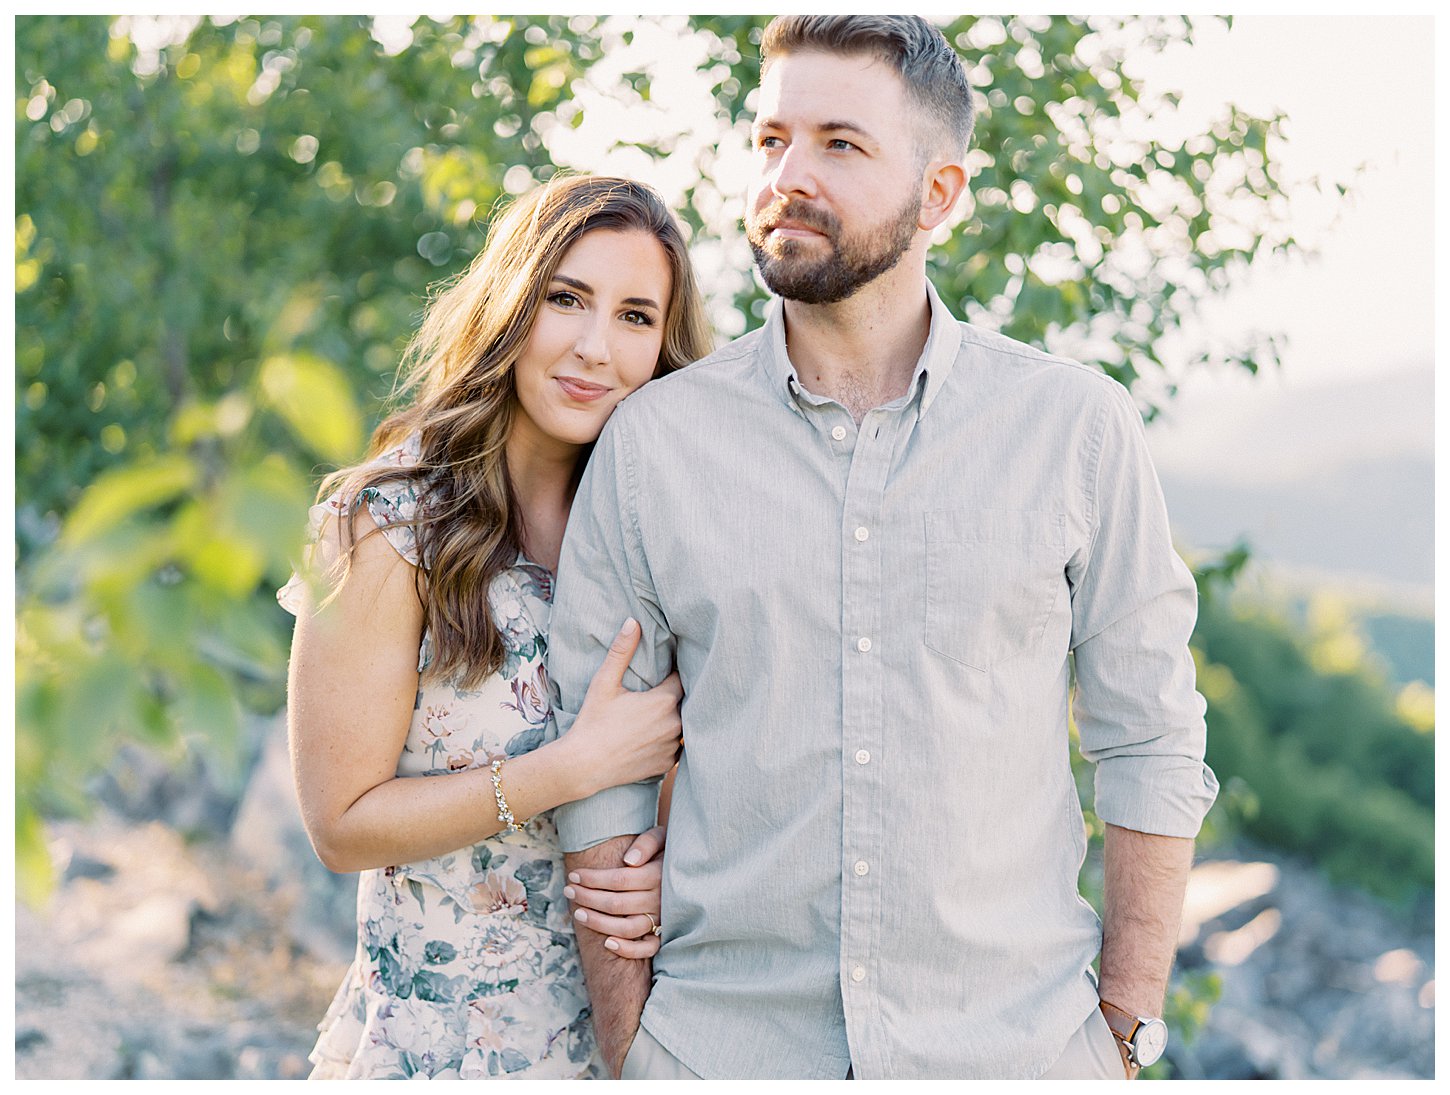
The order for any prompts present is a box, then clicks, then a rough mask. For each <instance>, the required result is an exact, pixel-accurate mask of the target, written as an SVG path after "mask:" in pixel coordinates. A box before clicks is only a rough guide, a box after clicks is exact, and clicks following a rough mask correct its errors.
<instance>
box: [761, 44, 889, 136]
mask: <svg viewBox="0 0 1450 1095" xmlns="http://www.w3.org/2000/svg"><path fill="white" fill-rule="evenodd" d="M904 93H905V84H904V83H903V81H902V80H901V77H900V76H898V75H897V73H896V71H895V70H894V69H892V68H891V66H889V65H887V64H886V63H885V62H883V61H881V60H879V59H878V58H876V57H875V56H873V55H872V54H869V53H848V54H842V53H826V52H824V51H820V50H809V51H802V52H799V53H787V54H785V55H783V56H781V57H778V58H776V59H775V60H773V61H771V63H770V66H769V67H768V68H767V69H766V70H765V72H764V74H763V75H762V76H761V78H760V88H759V90H758V92H757V94H756V124H757V125H758V124H760V123H761V122H762V121H764V120H765V119H776V120H779V121H784V120H789V121H791V122H793V123H796V124H800V123H806V124H819V123H820V122H822V121H824V120H826V118H827V117H830V118H838V117H853V116H855V115H857V114H862V115H863V116H870V117H874V116H876V115H878V114H882V115H885V114H890V113H893V112H896V111H899V109H900V106H901V100H902V98H903V97H904Z"/></svg>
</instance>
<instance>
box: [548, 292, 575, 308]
mask: <svg viewBox="0 0 1450 1095" xmlns="http://www.w3.org/2000/svg"><path fill="white" fill-rule="evenodd" d="M549 303H550V304H557V305H559V307H561V308H576V307H578V306H579V303H580V301H579V297H578V295H577V294H575V293H571V292H569V290H567V289H560V290H559V291H558V292H557V293H550V294H549Z"/></svg>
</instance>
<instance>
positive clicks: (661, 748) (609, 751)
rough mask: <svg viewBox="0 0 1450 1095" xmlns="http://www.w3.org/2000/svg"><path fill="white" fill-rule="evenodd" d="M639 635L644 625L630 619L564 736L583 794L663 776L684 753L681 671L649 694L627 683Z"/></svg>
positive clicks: (612, 646)
mask: <svg viewBox="0 0 1450 1095" xmlns="http://www.w3.org/2000/svg"><path fill="white" fill-rule="evenodd" d="M639 637H640V628H639V624H638V623H637V622H635V621H634V620H626V621H625V622H624V626H623V627H622V628H620V629H619V634H618V635H616V636H615V637H614V641H613V642H612V643H610V644H609V651H608V653H606V654H605V656H604V661H603V663H602V664H601V665H600V666H599V670H598V672H596V673H595V674H594V679H593V680H592V681H591V682H590V683H589V691H588V692H587V693H586V694H585V696H584V706H583V707H582V708H581V709H580V711H579V717H578V718H576V719H575V720H574V726H573V728H572V729H570V731H569V732H568V733H567V734H565V735H564V736H563V737H562V738H561V739H560V741H563V742H567V743H568V744H569V747H570V749H571V750H572V751H573V752H574V756H575V760H576V763H577V764H578V766H579V768H578V770H579V778H580V785H581V791H582V793H581V794H580V795H579V796H578V797H579V798H587V797H588V796H589V795H591V794H594V793H595V792H596V791H601V790H603V789H604V788H606V787H618V786H620V785H621V784H625V783H634V782H636V781H638V780H642V779H649V778H651V777H652V776H659V775H663V774H664V773H665V772H668V771H669V770H670V766H671V765H673V764H674V763H675V760H676V759H677V758H678V756H679V752H680V747H681V745H682V740H681V738H680V700H681V699H683V698H684V694H685V693H684V689H683V688H681V686H680V677H679V674H678V673H671V674H670V675H669V676H668V677H666V678H665V679H664V680H663V681H661V682H660V683H659V684H658V685H656V686H655V687H654V688H651V689H649V690H648V691H645V692H632V691H630V690H629V689H628V688H625V687H624V673H625V670H627V669H628V668H629V661H630V659H631V658H632V657H634V652H635V648H636V647H638V646H639Z"/></svg>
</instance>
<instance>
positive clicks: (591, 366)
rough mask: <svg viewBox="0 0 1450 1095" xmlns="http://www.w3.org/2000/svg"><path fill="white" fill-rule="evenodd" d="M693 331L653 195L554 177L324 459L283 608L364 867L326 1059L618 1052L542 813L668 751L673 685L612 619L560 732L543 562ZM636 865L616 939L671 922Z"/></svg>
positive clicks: (665, 761) (397, 1067)
mask: <svg viewBox="0 0 1450 1095" xmlns="http://www.w3.org/2000/svg"><path fill="white" fill-rule="evenodd" d="M707 331H708V328H707V325H706V322H705V319H704V311H703V307H702V305H701V302H700V299H699V294H698V291H697V289H696V286H695V281H694V276H693V273H692V271H691V268H690V264H689V260H688V257H687V254H686V250H685V244H684V240H683V238H682V237H681V234H680V230H679V228H678V226H677V225H676V223H675V221H674V220H673V218H672V217H671V216H670V214H669V212H668V210H667V209H666V208H665V207H664V205H663V203H662V202H661V201H660V199H659V197H658V196H657V195H655V194H654V193H653V192H652V191H650V190H649V189H648V188H646V187H643V186H640V185H638V184H636V183H631V182H628V181H626V180H623V179H611V178H598V177H583V178H564V179H558V180H555V181H554V182H552V183H550V184H548V185H547V186H543V187H541V188H539V189H538V190H536V191H534V192H533V193H532V194H530V195H528V196H526V197H523V198H520V199H519V200H518V201H516V202H515V203H514V204H513V205H512V206H511V207H510V208H509V209H508V211H507V212H506V213H505V214H503V215H502V216H501V217H500V218H499V219H498V221H497V222H496V223H495V225H494V226H493V228H492V230H491V231H490V233H489V239H488V243H487V245H486V246H485V248H484V250H483V252H482V253H481V254H480V255H479V256H478V257H477V258H476V259H475V260H474V262H473V264H472V266H471V267H470V268H469V270H468V271H467V272H466V273H465V274H464V275H463V276H462V277H461V278H460V279H458V281H457V282H456V283H454V284H453V285H452V287H451V288H449V289H448V290H447V291H446V292H444V293H443V294H442V295H440V296H439V297H437V298H436V299H435V300H434V301H433V303H432V304H431V306H430V308H429V309H428V312H427V315H426V318H425V320H424V323H423V326H422V328H421V330H420V331H419V333H418V335H417V336H416V338H415V339H414V341H413V343H412V345H411V346H410V347H409V350H408V353H407V355H406V356H405V359H404V365H405V368H410V372H409V375H408V379H407V381H406V385H405V391H408V392H411V393H413V394H414V398H413V401H412V403H411V405H409V406H408V407H407V408H406V409H404V410H403V411H401V412H400V413H398V414H395V415H394V416H393V417H391V418H389V419H388V420H387V421H386V422H384V423H383V424H382V425H381V426H380V427H379V428H378V430H377V432H376V434H375V435H374V437H373V441H372V446H371V453H372V457H373V458H372V459H371V460H369V461H368V462H367V463H364V464H362V465H359V466H357V467H354V468H351V469H348V470H344V471H342V472H339V473H337V474H336V475H334V476H332V477H331V478H330V479H329V481H328V483H327V484H326V485H324V487H323V491H324V493H326V492H328V491H329V490H330V491H331V492H332V493H331V494H330V496H329V497H328V498H327V499H326V501H324V502H323V503H321V504H320V505H318V506H316V507H314V509H313V521H314V527H315V534H316V537H317V539H316V544H317V550H316V551H315V552H314V557H315V561H314V567H313V569H314V571H316V572H318V574H319V575H320V577H319V578H317V579H314V580H313V581H311V582H308V583H304V582H303V581H302V580H300V579H295V578H294V580H293V582H292V583H290V584H289V586H288V587H287V589H285V590H283V593H282V599H283V603H284V604H287V605H288V606H289V607H291V608H292V609H293V610H294V611H296V612H297V614H298V622H297V630H296V634H295V636H294V639H293V648H292V662H291V669H290V679H289V694H288V711H289V728H290V730H289V732H290V735H291V747H292V757H293V769H294V774H295V776H296V780H297V787H298V794H299V797H300V800H301V805H302V812H303V819H304V821H305V823H306V825H307V830H308V833H309V835H310V837H311V839H312V842H313V845H314V847H315V848H316V850H317V853H318V855H319V856H320V857H321V859H322V860H323V862H324V863H325V864H326V865H327V866H328V867H329V868H331V869H332V870H336V871H361V872H362V873H361V876H360V879H359V887H358V950H357V955H356V958H355V960H354V963H353V966H352V968H351V969H350V970H349V972H348V975H347V978H346V979H345V981H344V983H343V985H342V987H341V988H340V989H339V991H338V994H337V998H336V999H335V1000H334V1002H333V1005H332V1007H331V1008H330V1009H329V1011H328V1014H327V1017H326V1018H325V1019H324V1021H323V1023H322V1025H321V1030H322V1035H321V1037H320V1039H319V1040H318V1043H317V1047H316V1048H315V1049H314V1051H313V1055H312V1060H313V1062H314V1064H315V1065H316V1068H315V1070H314V1072H313V1075H314V1077H319V1078H322V1077H343V1076H346V1077H389V1076H396V1077H407V1076H414V1075H427V1076H462V1077H482V1076H518V1077H527V1078H557V1077H576V1076H604V1075H606V1073H605V1070H604V1068H603V1064H602V1062H601V1061H600V1059H599V1056H598V1053H597V1051H596V1050H595V1047H594V1039H593V1032H592V1029H591V1027H590V1022H589V1010H588V1001H587V997H586V996H585V991H584V983H583V978H582V976H581V973H580V970H579V963H578V954H577V951H576V948H575V940H574V935H573V931H572V921H571V919H570V917H569V911H568V903H567V901H566V899H565V894H564V892H563V891H564V884H565V880H564V877H563V874H564V872H563V861H562V855H561V853H560V851H559V847H558V841H557V837H556V835H555V831H554V827H553V823H552V821H551V820H550V816H549V813H548V812H549V811H550V810H551V809H552V808H553V807H554V806H557V805H559V804H560V803H562V802H566V801H571V800H573V799H576V798H583V797H587V796H588V795H590V794H592V793H594V792H595V791H597V790H599V789H601V788H603V787H608V786H614V785H617V784H622V783H627V782H633V781H635V780H640V779H646V778H650V777H652V776H658V775H660V774H662V773H664V772H665V771H666V770H668V769H669V768H670V767H671V765H672V764H673V762H674V760H675V758H676V755H677V752H678V748H679V745H680V722H679V715H678V704H679V700H680V698H681V690H680V686H679V682H678V679H677V678H671V679H669V680H667V681H666V682H664V683H663V684H661V685H660V686H659V687H657V688H654V689H652V690H650V691H647V692H630V691H627V690H625V689H624V688H623V687H622V684H621V681H622V677H623V673H624V669H625V667H626V666H627V665H628V662H629V657H630V655H631V654H632V653H633V650H634V646H635V644H636V643H637V642H638V636H639V629H638V626H637V625H636V624H634V621H626V622H625V626H624V628H623V629H622V630H621V631H620V633H619V635H618V636H617V637H616V639H615V642H614V643H613V644H612V646H611V648H610V651H609V653H608V655H607V657H606V659H605V662H604V664H603V665H602V666H601V668H600V670H599V673H598V675H596V677H595V679H594V682H593V685H592V687H591V688H590V691H589V694H588V697H587V699H586V701H585V703H584V705H583V709H582V710H581V711H580V713H579V716H578V719H577V721H576V723H575V725H574V727H573V728H572V729H571V731H570V732H569V733H568V734H567V735H565V736H563V737H562V738H558V739H556V740H549V737H550V735H549V734H548V733H547V732H546V729H547V726H548V720H549V715H550V702H551V692H550V686H549V681H548V678H547V676H546V674H545V671H544V661H543V658H544V651H545V644H546V632H547V626H548V613H549V602H550V600H551V594H552V584H553V570H554V569H555V567H556V565H557V562H558V558H559V546H560V541H561V540H562V538H563V534H564V525H565V521H566V519H567V517H568V510H569V502H570V499H571V497H572V494H573V490H574V487H575V485H576V484H577V482H578V478H579V475H580V472H581V470H582V467H583V464H584V461H585V459H586V458H587V456H588V453H589V450H590V447H591V446H592V444H593V442H594V440H595V439H596V438H597V437H598V435H599V431H600V429H601V428H602V427H603V425H604V422H605V420H606V419H607V418H608V417H609V414H610V413H611V412H612V411H613V409H614V406H615V405H616V404H617V403H618V402H619V401H620V400H621V399H623V398H624V397H625V396H626V395H628V394H629V393H630V392H631V391H633V390H635V389H636V388H638V387H639V386H641V385H642V384H644V383H645V382H646V381H647V380H649V379H650V378H651V377H652V376H657V375H660V374H661V373H662V372H665V371H668V370H670V369H673V368H677V367H679V366H681V365H683V364H686V363H688V362H689V361H691V360H694V359H695V358H698V357H701V356H704V355H705V354H706V353H708V351H709V349H710V347H709V345H708V334H707ZM639 850H640V851H641V852H642V856H641V858H645V859H648V858H649V856H650V854H651V853H652V852H653V850H654V848H653V847H651V846H646V845H641V846H640V849H639ZM642 877H646V878H651V877H652V878H653V879H654V880H655V881H654V882H653V884H652V885H649V884H647V883H644V882H641V883H634V884H629V885H628V886H627V887H626V888H628V889H629V891H630V892H628V893H623V894H619V895H617V896H618V897H619V898H620V899H621V900H622V904H621V905H617V906H612V907H614V908H615V909H616V911H621V912H624V911H628V912H629V913H633V914H635V915H628V916H622V917H618V918H616V917H609V916H604V917H599V916H598V914H593V913H591V914H590V915H591V920H590V925H591V927H594V928H595V929H596V930H600V931H604V932H612V933H615V935H616V938H615V939H614V940H613V941H612V946H613V947H614V949H616V950H617V951H618V952H619V953H622V954H625V955H628V956H648V955H649V954H651V953H653V949H654V948H655V947H656V946H657V945H658V944H657V940H656V938H655V937H654V935H653V934H651V928H652V926H653V925H654V924H656V923H657V920H658V912H659V895H658V882H657V879H658V871H657V869H656V871H655V872H654V873H653V875H652V876H651V875H649V873H648V872H642ZM583 881H584V882H585V883H594V884H595V885H596V886H598V885H599V883H598V882H597V881H596V880H594V879H584V880H583ZM637 886H642V887H645V888H643V889H638V888H636V887H637ZM575 889H578V888H577V887H576V888H575ZM588 893H589V891H588V890H584V891H582V893H580V894H578V895H575V892H574V890H573V889H571V895H573V896H577V897H578V898H579V899H580V900H581V903H582V902H584V901H587V900H588ZM641 936H642V937H643V938H642V939H636V938H634V937H641Z"/></svg>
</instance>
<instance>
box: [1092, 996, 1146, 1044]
mask: <svg viewBox="0 0 1450 1095" xmlns="http://www.w3.org/2000/svg"><path fill="white" fill-rule="evenodd" d="M1098 1007H1099V1008H1101V1009H1102V1012H1103V1018H1104V1019H1106V1020H1107V1022H1108V1029H1109V1030H1111V1031H1112V1032H1113V1034H1114V1035H1116V1036H1117V1037H1118V1038H1121V1039H1122V1040H1123V1041H1124V1042H1132V1040H1133V1035H1135V1034H1137V1033H1138V1028H1139V1027H1140V1026H1142V1025H1143V1024H1142V1023H1141V1022H1140V1021H1139V1020H1138V1017H1137V1016H1136V1015H1134V1014H1133V1013H1132V1012H1129V1011H1124V1010H1123V1009H1122V1008H1120V1007H1118V1005H1117V1004H1110V1003H1108V1001H1106V1000H1099V1001H1098Z"/></svg>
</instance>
